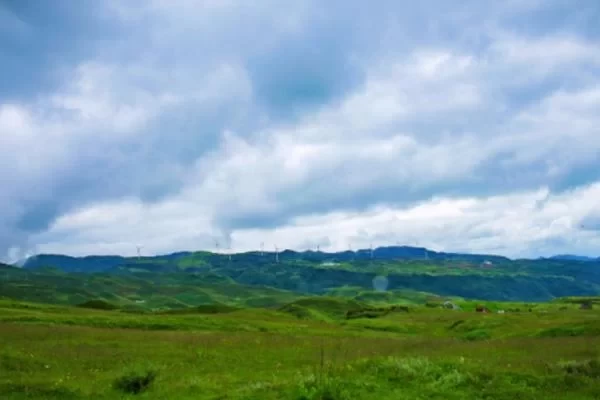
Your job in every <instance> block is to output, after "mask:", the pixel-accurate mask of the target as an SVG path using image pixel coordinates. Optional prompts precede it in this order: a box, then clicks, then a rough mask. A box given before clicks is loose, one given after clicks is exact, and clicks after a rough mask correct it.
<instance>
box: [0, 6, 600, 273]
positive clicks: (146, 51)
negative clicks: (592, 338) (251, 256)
mask: <svg viewBox="0 0 600 400" xmlns="http://www.w3.org/2000/svg"><path fill="white" fill-rule="evenodd" d="M598 20H600V2H598V1H596V0H580V1H577V2H573V1H571V0H544V1H542V0H519V1H517V0H506V1H501V2H500V1H491V0H490V1H481V0H466V1H461V2H450V1H445V0H423V1H419V2H408V1H391V0H381V1H377V2H365V1H358V0H344V1H341V0H331V1H326V2H325V1H318V0H289V1H286V2H281V1H276V0H256V1H252V2H248V1H241V0H143V1H142V0H131V1H119V0H106V1H102V2H100V1H95V0H57V1H53V2H50V1H47V2H40V1H36V0H0V74H1V79H0V260H5V261H9V262H13V261H15V260H19V259H22V258H23V257H26V256H30V255H33V254H40V253H61V254H69V255H74V256H81V255H88V254H121V255H134V254H136V246H143V250H142V253H143V254H145V255H152V254H165V253H170V252H175V251H181V250H199V249H207V250H213V249H215V244H216V242H218V243H219V246H220V249H221V251H245V250H251V249H258V248H260V246H261V243H264V248H265V250H273V249H274V248H275V246H277V247H278V248H279V249H283V248H289V249H295V250H302V249H314V248H316V246H319V247H320V249H321V250H325V251H335V250H347V249H349V248H351V249H358V248H367V247H369V246H370V245H371V244H372V245H373V246H385V245H396V244H403V245H418V246H426V247H428V248H430V249H433V250H439V251H464V252H473V253H492V254H500V255H505V256H509V257H537V256H547V255H552V254H564V253H574V254H582V255H590V256H591V255H595V256H600V158H599V154H600V25H599V24H597V21H598Z"/></svg>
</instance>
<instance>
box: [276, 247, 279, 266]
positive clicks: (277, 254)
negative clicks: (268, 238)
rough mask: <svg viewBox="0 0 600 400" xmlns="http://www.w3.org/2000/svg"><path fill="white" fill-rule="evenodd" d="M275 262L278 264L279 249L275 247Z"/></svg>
mask: <svg viewBox="0 0 600 400" xmlns="http://www.w3.org/2000/svg"><path fill="white" fill-rule="evenodd" d="M275 262H276V263H277V264H279V248H278V247H277V245H275Z"/></svg>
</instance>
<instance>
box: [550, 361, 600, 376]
mask: <svg viewBox="0 0 600 400" xmlns="http://www.w3.org/2000/svg"><path fill="white" fill-rule="evenodd" d="M558 366H559V367H560V369H561V370H563V371H564V372H565V374H567V375H579V376H581V375H583V376H587V377H590V378H600V361H599V360H584V361H567V362H563V363H559V364H558Z"/></svg>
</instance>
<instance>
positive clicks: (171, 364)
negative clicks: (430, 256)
mask: <svg viewBox="0 0 600 400" xmlns="http://www.w3.org/2000/svg"><path fill="white" fill-rule="evenodd" d="M485 304H486V305H488V306H489V307H494V308H500V307H503V308H506V309H509V308H510V309H513V310H515V311H513V312H508V313H505V314H498V313H490V314H481V313H476V312H474V311H473V308H474V306H475V305H476V302H473V301H463V302H462V303H461V306H462V310H446V309H442V308H439V307H432V306H430V307H427V306H425V305H416V304H413V305H410V306H409V307H408V311H406V310H404V311H397V312H389V313H386V314H385V315H381V316H378V317H376V318H357V319H346V318H344V315H345V313H346V312H347V311H348V310H356V309H357V308H360V307H367V308H369V307H371V306H368V305H366V304H365V303H360V302H357V301H356V300H353V299H346V298H343V297H327V298H321V297H318V298H314V297H306V298H302V299H299V300H296V301H293V302H292V303H289V304H287V305H284V306H281V307H278V308H273V309H269V310H267V309H260V308H250V309H248V308H245V309H237V308H232V307H198V308H192V309H183V310H177V311H176V312H165V311H162V312H151V313H149V312H146V313H132V312H125V311H123V310H112V311H104V310H95V309H87V308H82V307H70V306H57V305H45V304H37V303H26V302H21V301H15V300H2V301H0V338H1V339H2V340H1V342H0V343H1V344H0V398H3V399H30V398H44V399H87V398H95V399H116V398H117V399H118V398H140V399H294V400H300V399H330V400H340V399H348V400H349V399H372V398H378V399H507V400H508V399H511V400H512V399H516V398H518V399H541V398H543V399H573V400H576V399H577V400H587V399H598V398H600V385H598V379H600V364H599V363H598V360H599V357H600V352H599V350H600V318H599V317H600V312H599V310H597V309H593V310H580V309H578V304H577V301H576V299H566V300H565V301H556V302H552V303H539V304H524V303H512V304H504V303H485ZM430 305H431V304H430ZM299 308H302V309H303V310H304V311H306V313H305V314H302V315H298V313H297V310H298V309H299ZM517 308H518V309H519V310H520V311H519V312H517V311H516V309H517ZM530 308H531V311H529V309H530ZM145 384H147V387H146V386H144V385H145ZM137 390H139V391H140V393H138V394H134V392H135V391H137Z"/></svg>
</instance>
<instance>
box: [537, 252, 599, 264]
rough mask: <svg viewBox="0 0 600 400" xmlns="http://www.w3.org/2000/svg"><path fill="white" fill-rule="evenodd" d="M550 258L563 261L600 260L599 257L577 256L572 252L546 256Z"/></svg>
mask: <svg viewBox="0 0 600 400" xmlns="http://www.w3.org/2000/svg"><path fill="white" fill-rule="evenodd" d="M548 258H549V259H550V260H565V261H587V262H589V261H600V257H599V258H594V257H586V256H577V255H574V254H558V255H555V256H552V257H548Z"/></svg>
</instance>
